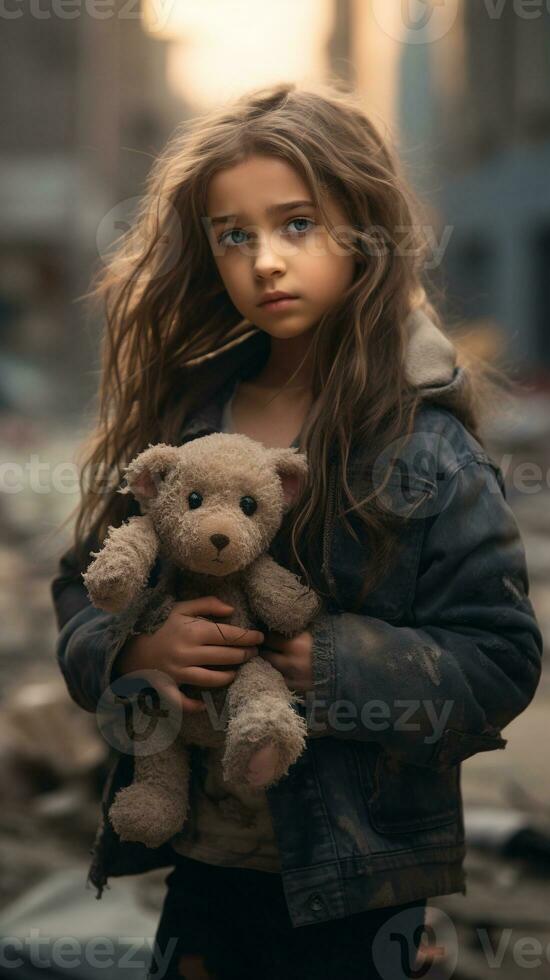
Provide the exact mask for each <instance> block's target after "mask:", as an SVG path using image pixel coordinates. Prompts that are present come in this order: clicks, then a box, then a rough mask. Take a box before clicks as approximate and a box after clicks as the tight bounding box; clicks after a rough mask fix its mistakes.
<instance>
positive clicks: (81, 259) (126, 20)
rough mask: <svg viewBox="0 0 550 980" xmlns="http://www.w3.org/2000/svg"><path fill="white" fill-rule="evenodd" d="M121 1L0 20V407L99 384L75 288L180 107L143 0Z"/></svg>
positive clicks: (91, 335) (55, 400)
mask: <svg viewBox="0 0 550 980" xmlns="http://www.w3.org/2000/svg"><path fill="white" fill-rule="evenodd" d="M123 9H125V10H126V15H125V16H122V15H120V12H119V13H116V10H118V5H117V8H116V10H115V7H114V6H112V7H111V8H110V9H109V5H105V4H103V5H97V7H94V5H91V6H89V7H88V6H87V5H86V6H85V5H84V3H83V4H81V5H78V4H73V5H71V9H69V6H68V5H66V6H62V5H55V4H52V3H48V2H43V3H40V4H34V5H31V7H30V8H29V7H28V5H25V6H24V7H23V5H17V4H16V3H14V4H12V5H11V7H10V10H9V16H4V17H3V21H2V32H3V41H4V45H3V55H2V59H1V60H0V84H1V86H2V91H3V92H4V94H5V95H6V93H11V95H10V97H9V98H7V97H4V98H3V99H2V100H1V102H0V212H1V214H2V222H1V223H0V344H1V345H2V349H3V355H4V358H6V359H7V361H6V360H5V361H4V364H6V363H7V364H8V365H9V367H10V370H9V371H7V370H6V371H5V372H2V373H0V405H4V407H8V408H9V407H12V408H13V409H16V410H21V409H24V407H25V404H26V403H27V401H26V400H27V399H29V401H30V405H31V408H32V409H35V410H38V411H39V410H40V407H42V410H43V411H44V410H48V409H50V408H51V409H53V410H55V406H56V405H57V406H58V407H59V408H60V409H62V408H63V407H65V408H67V404H66V402H65V399H64V397H63V395H65V396H66V398H67V399H68V401H69V404H70V403H71V393H72V394H73V395H74V397H75V399H76V400H77V401H78V402H80V401H81V399H82V394H83V385H84V388H86V386H87V387H88V391H89V392H91V391H93V390H94V388H95V386H96V383H97V379H96V377H95V376H94V377H93V378H92V377H88V376H87V374H86V371H87V370H88V369H89V368H90V367H91V364H90V361H91V358H92V357H93V356H94V351H95V347H96V342H97V330H96V329H94V328H95V327H96V326H97V325H93V324H87V323H86V322H85V321H86V311H85V308H84V305H83V304H81V303H77V302H76V298H77V297H78V296H79V295H80V294H81V293H83V292H85V290H86V289H87V288H88V286H89V277H90V273H91V271H92V268H93V267H94V265H95V264H96V263H97V262H98V259H99V253H98V246H97V240H96V239H97V232H98V226H99V224H100V222H101V219H102V218H103V217H104V216H105V215H107V214H108V213H109V211H110V210H111V209H112V208H114V207H115V206H116V205H120V203H121V202H124V201H125V200H126V199H128V198H132V197H134V196H135V195H137V194H139V193H141V190H142V189H143V183H144V180H145V176H146V174H147V172H148V170H149V168H150V166H151V163H152V160H153V158H154V156H155V154H156V153H158V151H159V150H160V149H161V147H162V145H163V144H164V142H165V140H166V137H167V135H168V134H169V132H170V130H171V128H172V126H173V125H174V123H175V122H177V121H179V119H181V118H182V117H184V116H185V105H184V104H182V102H181V100H180V101H176V100H175V99H172V98H171V97H170V94H169V93H168V92H167V91H166V86H165V79H164V73H165V69H164V51H163V48H164V45H163V44H162V43H157V42H155V41H153V40H152V39H151V38H150V37H149V36H148V35H147V34H146V33H145V32H144V31H143V28H142V25H141V19H140V14H139V9H138V6H137V5H136V4H131V5H130V4H124V5H123ZM94 10H96V11H99V14H98V15H97V16H95V15H93V11H94ZM115 13H116V15H115ZM63 14H65V16H63ZM23 366H24V367H23ZM32 371H34V372H35V374H34V375H32V376H31V375H29V372H32ZM18 378H20V383H18V381H17V379H18ZM48 378H49V380H50V387H51V398H50V399H48V397H47V393H46V390H45V389H46V387H47V384H48ZM39 379H41V380H42V384H38V388H37V387H36V384H37V382H38V380H39ZM52 379H53V380H52ZM71 379H73V380H76V384H74V385H71V383H70V382H71ZM32 382H34V383H32ZM6 386H7V389H8V390H6ZM34 395H35V396H36V398H35V401H36V405H35V404H34V401H33V397H34Z"/></svg>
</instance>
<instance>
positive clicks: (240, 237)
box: [206, 155, 355, 338]
mask: <svg viewBox="0 0 550 980" xmlns="http://www.w3.org/2000/svg"><path fill="white" fill-rule="evenodd" d="M325 200H326V207H327V211H328V214H329V217H330V219H331V221H332V222H333V224H334V225H336V227H337V229H338V231H339V232H340V233H341V234H344V231H345V230H349V228H350V225H349V221H348V218H347V216H346V214H345V212H344V211H343V210H342V209H341V207H340V206H339V204H338V203H337V202H336V201H335V200H334V199H333V198H331V197H327V198H325ZM296 202H299V203H296ZM307 202H311V203H307ZM220 219H223V220H220ZM321 222H322V219H321V216H320V214H319V212H318V211H317V209H316V208H315V206H314V204H313V201H312V197H311V194H310V192H309V189H308V187H307V184H305V182H304V181H303V180H302V178H301V177H300V175H299V174H298V173H297V171H296V170H295V169H294V168H293V167H292V166H291V165H290V164H288V163H286V162H285V161H284V160H280V159H278V158H276V157H267V156H259V155H256V156H252V157H249V158H248V159H247V160H245V161H243V162H242V163H239V164H236V165H235V166H233V167H230V168H228V169H226V170H220V171H218V172H217V173H216V174H215V175H214V176H213V177H212V178H211V180H210V183H209V186H208V191H207V216H206V225H207V227H208V231H209V238H210V244H211V247H212V251H213V255H214V260H215V262H216V266H217V268H218V271H219V273H220V276H221V279H222V281H223V284H224V286H225V288H226V290H227V292H228V294H229V296H230V298H231V300H232V302H233V304H234V305H235V306H236V308H237V309H238V310H239V312H240V313H241V314H242V316H243V317H246V319H248V320H249V321H250V322H251V323H253V324H254V325H256V326H258V327H260V328H261V329H262V330H265V331H266V332H267V333H268V334H270V335H271V336H273V337H280V338H285V337H289V338H290V337H294V336H297V335H299V334H302V333H304V332H305V331H307V330H310V329H311V328H312V327H314V326H315V325H316V324H317V323H318V322H319V320H320V318H321V317H322V315H323V314H324V313H325V312H326V311H327V310H329V309H330V308H331V307H333V306H334V305H335V304H336V303H337V302H338V300H339V299H340V297H341V295H342V293H343V292H344V291H345V289H346V288H347V287H348V286H349V285H350V283H351V281H352V279H353V274H354V270H355V258H354V256H353V255H352V254H350V253H349V252H347V253H346V252H345V251H344V248H343V246H342V245H338V243H337V242H336V241H335V240H334V238H332V236H331V235H330V234H329V231H328V229H327V228H326V227H325V225H323V224H322V223H321ZM272 292H284V293H289V294H290V295H291V296H292V297H294V298H293V299H291V300H288V301H283V302H279V303H276V304H275V305H274V304H270V305H265V304H264V305H262V303H263V301H264V300H265V298H266V296H267V295H268V294H269V293H272Z"/></svg>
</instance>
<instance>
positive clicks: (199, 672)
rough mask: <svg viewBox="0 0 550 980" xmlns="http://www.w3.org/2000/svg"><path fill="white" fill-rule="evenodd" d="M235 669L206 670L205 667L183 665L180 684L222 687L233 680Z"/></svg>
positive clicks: (235, 674)
mask: <svg viewBox="0 0 550 980" xmlns="http://www.w3.org/2000/svg"><path fill="white" fill-rule="evenodd" d="M236 676H237V671H236V670H208V668H207V667H185V668H184V670H182V677H181V681H180V684H194V685H196V686H197V687H224V686H225V685H226V684H230V683H231V681H234V680H235V677H236Z"/></svg>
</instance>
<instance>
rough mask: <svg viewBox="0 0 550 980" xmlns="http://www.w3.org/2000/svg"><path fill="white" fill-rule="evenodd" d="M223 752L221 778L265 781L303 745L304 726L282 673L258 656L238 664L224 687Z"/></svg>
mask: <svg viewBox="0 0 550 980" xmlns="http://www.w3.org/2000/svg"><path fill="white" fill-rule="evenodd" d="M227 697H228V699H229V701H228V716H229V721H228V725H227V732H226V743H225V752H224V756H223V768H224V778H225V779H226V781H235V782H240V783H242V782H246V783H247V784H248V785H249V786H256V787H262V786H269V785H271V784H272V783H275V782H276V781H277V780H278V779H280V778H281V777H282V776H284V775H285V774H286V773H287V772H288V769H289V767H290V766H291V765H292V763H293V762H295V761H296V759H297V758H298V756H299V755H300V754H301V753H302V752H303V750H304V748H305V736H306V732H307V726H306V723H305V720H304V719H303V718H302V717H301V716H300V715H299V714H298V713H297V712H296V711H295V710H294V708H293V707H292V704H293V702H294V701H295V697H294V696H293V695H292V694H291V692H290V691H289V689H288V688H287V686H286V683H285V681H284V679H283V676H282V674H281V673H280V672H279V671H278V670H275V668H274V667H273V666H272V665H271V664H270V663H269V662H268V661H267V660H263V659H262V658H261V657H254V658H253V660H250V661H249V662H248V663H246V664H243V666H242V667H241V668H240V670H239V673H238V675H237V677H236V678H235V680H234V681H233V683H232V684H231V685H230V687H229V688H228V693H227Z"/></svg>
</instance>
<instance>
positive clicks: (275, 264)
mask: <svg viewBox="0 0 550 980" xmlns="http://www.w3.org/2000/svg"><path fill="white" fill-rule="evenodd" d="M285 269H286V261H285V258H284V256H283V255H281V253H280V252H278V251H277V250H276V249H275V248H274V247H273V242H270V241H269V240H267V241H262V242H259V243H258V246H257V250H256V254H255V256H254V271H255V273H256V275H258V276H262V277H265V278H266V279H267V278H269V277H270V276H272V275H275V274H277V273H278V272H284V271H285Z"/></svg>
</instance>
